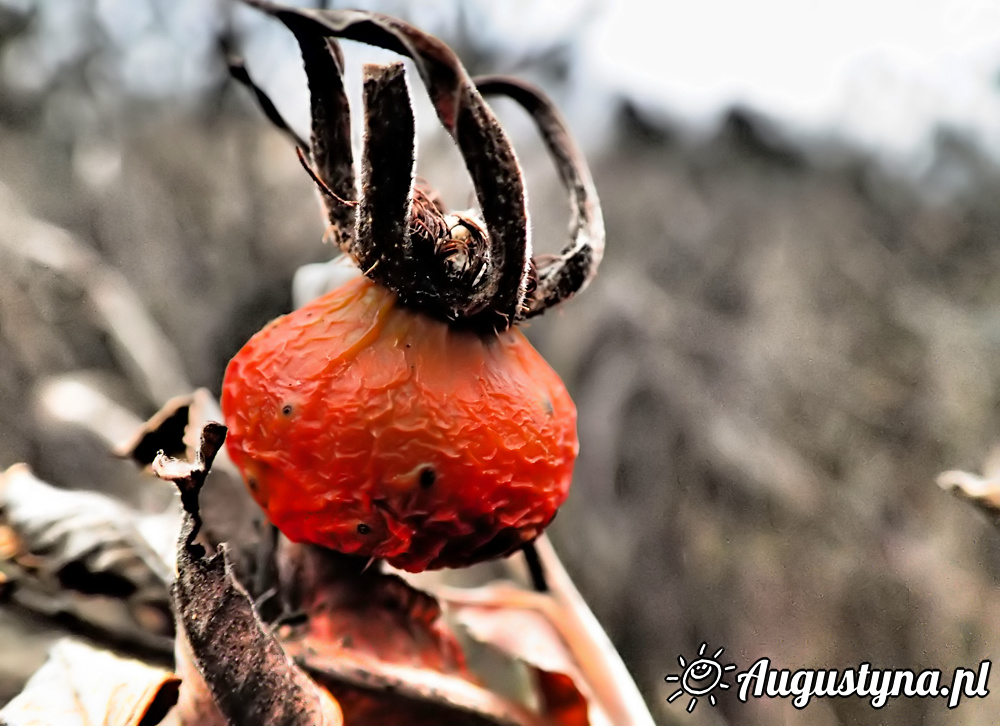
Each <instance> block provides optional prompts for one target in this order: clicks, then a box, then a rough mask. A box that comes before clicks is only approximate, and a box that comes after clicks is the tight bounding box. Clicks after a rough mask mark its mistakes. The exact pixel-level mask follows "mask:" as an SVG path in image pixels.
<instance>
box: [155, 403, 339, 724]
mask: <svg viewBox="0 0 1000 726" xmlns="http://www.w3.org/2000/svg"><path fill="white" fill-rule="evenodd" d="M225 431H226V429H225V427H224V426H222V425H221V424H217V423H208V424H206V425H205V426H204V428H203V429H202V433H201V444H200V446H199V447H198V451H197V452H196V456H195V458H194V461H193V462H183V461H178V460H176V459H168V458H167V457H165V456H158V457H157V458H156V459H155V460H154V462H153V470H154V471H155V472H156V473H157V474H158V475H159V476H161V477H163V478H165V479H168V480H170V481H173V482H174V483H175V484H176V485H177V487H178V489H179V490H180V493H181V502H182V504H183V505H184V509H185V517H184V526H183V528H182V532H181V539H180V544H179V547H178V552H177V580H176V582H175V584H174V606H175V611H176V613H177V620H178V630H179V631H182V635H183V637H184V638H186V641H187V644H188V645H189V647H190V655H191V662H193V664H194V665H195V666H196V668H197V669H198V671H199V672H200V674H201V676H202V678H203V679H204V685H205V686H207V689H208V691H209V693H210V694H211V696H212V700H213V701H214V702H215V705H216V706H217V707H218V710H219V712H220V713H221V714H222V715H223V716H224V717H225V718H226V719H227V720H228V721H229V723H236V724H257V723H259V724H283V725H287V726H299V725H301V726H339V725H340V724H342V723H343V718H342V715H341V712H340V709H339V707H338V706H337V703H336V702H335V701H334V700H333V699H332V698H331V697H330V696H329V694H327V693H324V692H323V691H322V689H320V688H319V687H318V686H317V685H316V684H315V683H314V682H313V681H312V680H310V679H309V677H308V676H306V674H305V673H303V672H302V670H301V669H300V668H299V667H298V666H296V665H295V664H294V663H293V662H292V661H291V660H290V659H289V657H288V655H286V653H285V651H284V650H282V648H281V645H279V643H278V641H277V640H275V638H274V637H273V636H272V635H271V633H270V631H269V629H268V628H267V627H266V626H265V625H264V623H263V622H262V621H261V620H260V618H259V617H258V615H257V612H256V610H255V609H254V604H253V601H252V600H251V599H250V596H249V595H248V594H247V591H246V589H245V588H244V587H243V586H242V585H241V584H240V583H239V581H238V580H237V578H236V576H235V574H234V572H233V569H232V565H231V563H230V561H229V557H228V554H227V548H226V546H225V545H224V544H223V545H221V546H220V547H219V551H218V553H217V554H215V555H214V556H213V557H211V558H209V557H206V556H205V550H204V548H203V547H202V546H201V545H199V544H195V543H194V538H195V536H196V535H197V530H198V528H199V527H200V524H201V519H200V514H199V510H198V494H199V492H200V491H201V488H202V486H203V485H204V483H205V479H206V477H207V476H208V472H209V470H210V468H211V465H212V461H213V460H214V459H215V456H216V454H217V453H218V451H219V449H220V448H221V447H222V444H223V441H224V440H225ZM193 701H194V702H197V699H193ZM194 722H195V721H194V720H193V719H189V720H184V718H183V716H182V718H181V723H194Z"/></svg>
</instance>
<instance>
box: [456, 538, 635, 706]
mask: <svg viewBox="0 0 1000 726" xmlns="http://www.w3.org/2000/svg"><path fill="white" fill-rule="evenodd" d="M535 547H536V550H537V552H538V556H539V560H540V562H541V564H542V566H543V568H544V571H545V578H546V581H547V584H548V588H549V590H548V592H546V593H544V594H543V593H537V592H531V591H528V590H524V589H522V588H520V587H517V586H515V585H513V584H511V583H497V584H493V585H486V586H484V587H479V588H473V589H458V588H440V589H438V590H437V595H438V597H439V598H440V599H441V600H442V601H443V603H444V604H445V607H446V608H447V610H448V611H449V612H450V613H452V614H453V615H454V617H455V618H456V619H457V620H458V622H459V623H461V624H462V625H464V626H465V627H466V628H467V629H468V630H469V633H470V634H471V635H472V636H473V637H474V638H476V639H477V640H480V641H481V642H484V643H487V644H489V645H492V646H494V647H496V648H498V649H500V650H501V651H503V652H505V653H507V654H509V655H511V656H513V657H515V658H517V659H519V660H522V661H523V662H524V663H526V664H527V665H529V666H532V667H534V668H537V669H538V670H539V671H540V673H539V686H540V690H541V692H542V697H543V701H544V705H546V706H547V707H548V708H549V709H550V711H549V714H550V715H551V716H552V717H553V718H556V717H557V716H561V717H562V718H563V719H565V720H563V721H559V723H564V724H566V725H567V726H569V725H570V724H578V723H588V721H584V720H582V718H583V714H582V710H581V701H580V698H579V697H578V695H577V694H579V695H580V696H582V697H585V698H586V699H587V701H588V704H589V708H588V712H589V713H588V714H587V718H588V719H589V723H590V724H592V725H594V726H597V725H598V724H619V723H622V724H624V723H627V724H637V725H639V726H646V725H647V724H648V725H649V726H652V724H653V719H652V716H651V715H650V713H649V709H648V707H647V706H646V704H645V702H644V701H643V699H642V696H641V695H640V694H639V691H638V689H637V688H636V686H635V682H634V681H633V680H632V677H631V676H630V675H629V673H628V670H627V669H626V668H625V665H624V663H623V662H622V660H621V656H619V655H618V653H617V651H615V649H614V646H612V644H611V641H610V639H609V638H608V636H607V634H606V633H605V632H604V630H603V629H602V628H601V626H600V624H599V623H598V622H597V619H596V618H595V617H594V615H593V613H591V611H590V609H589V608H588V607H587V605H586V603H585V602H584V600H583V598H582V597H581V595H580V593H579V592H578V591H577V589H576V587H575V586H574V585H573V582H572V580H570V578H569V575H568V573H567V572H566V570H565V569H564V568H563V566H562V563H561V562H560V561H559V558H558V557H557V556H556V553H555V550H554V549H553V548H552V545H551V543H550V542H549V541H548V538H547V537H546V536H545V535H542V536H541V537H539V538H538V539H537V540H536V541H535ZM564 676H565V677H569V678H570V679H571V681H572V683H569V682H567V681H566V678H564ZM570 685H572V688H570ZM574 690H575V691H577V694H574V693H573V691H574Z"/></svg>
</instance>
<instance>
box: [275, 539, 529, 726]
mask: <svg viewBox="0 0 1000 726" xmlns="http://www.w3.org/2000/svg"><path fill="white" fill-rule="evenodd" d="M279 547H280V548H279V573H280V578H281V582H282V589H283V590H284V591H285V592H286V594H289V595H291V596H292V597H293V598H294V599H293V602H291V603H290V605H291V606H292V607H296V606H299V607H302V608H303V609H304V610H305V612H306V614H307V616H308V617H307V619H306V621H305V623H304V624H303V625H301V626H296V627H288V626H285V627H283V628H281V630H280V637H281V639H282V642H283V644H284V647H285V650H286V651H287V652H288V653H289V654H290V655H292V656H293V657H294V658H295V659H296V660H297V661H298V662H300V663H301V664H302V665H303V667H304V668H305V669H306V671H307V672H309V673H310V674H311V675H312V676H313V677H314V678H316V680H317V681H318V682H320V683H322V684H323V685H324V686H325V687H326V688H328V689H329V690H330V692H331V693H333V694H334V695H335V696H336V698H337V700H338V701H339V702H340V704H341V707H342V708H343V710H344V717H345V721H346V722H347V723H349V724H351V726H364V725H366V724H373V725H374V724H378V725H382V724H386V725H392V724H399V725H400V726H418V725H420V724H439V723H448V724H470V725H475V726H487V725H488V726H497V725H498V724H509V725H511V726H513V725H515V724H517V725H521V726H525V725H527V724H541V723H544V720H543V719H540V718H539V717H538V715H537V714H534V713H532V712H530V711H529V710H528V709H526V708H524V707H523V706H521V705H519V704H516V703H512V702H510V701H508V700H506V699H504V698H502V697H500V696H498V695H497V694H495V693H492V692H490V691H487V690H485V689H483V688H482V687H480V686H479V685H477V684H476V683H474V682H473V681H472V679H471V676H470V675H469V673H468V671H467V670H466V668H465V663H464V658H463V656H462V653H461V650H460V647H459V644H458V642H457V641H456V640H455V638H454V635H453V634H452V633H451V632H450V630H448V628H447V626H446V625H445V623H444V622H443V621H442V619H441V608H440V606H439V605H438V602H437V600H436V599H435V598H434V597H433V596H431V595H429V594H428V593H425V592H422V591H420V590H417V589H415V588H413V587H411V586H410V585H409V584H407V583H406V582H405V581H404V580H402V579H401V578H399V577H398V576H396V575H386V574H383V573H380V572H378V571H377V568H368V567H366V566H365V565H366V562H365V560H364V559H359V558H355V557H350V556H346V555H340V554H337V553H334V552H330V551H328V550H323V549H321V548H318V547H312V546H305V545H295V544H291V543H289V542H287V541H286V540H283V541H282V542H281V544H280V546H279Z"/></svg>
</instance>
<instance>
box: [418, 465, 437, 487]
mask: <svg viewBox="0 0 1000 726" xmlns="http://www.w3.org/2000/svg"><path fill="white" fill-rule="evenodd" d="M436 481H437V472H436V471H434V470H433V469H432V468H430V467H429V466H428V467H427V468H426V469H423V470H422V471H421V472H420V488H421V489H430V488H431V487H432V486H434V482H436Z"/></svg>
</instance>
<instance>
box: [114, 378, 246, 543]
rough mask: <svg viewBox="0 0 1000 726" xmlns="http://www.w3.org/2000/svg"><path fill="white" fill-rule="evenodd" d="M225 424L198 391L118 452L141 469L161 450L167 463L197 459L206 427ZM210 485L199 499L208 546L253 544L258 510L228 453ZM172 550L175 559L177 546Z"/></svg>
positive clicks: (220, 456)
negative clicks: (219, 423) (174, 552)
mask: <svg viewBox="0 0 1000 726" xmlns="http://www.w3.org/2000/svg"><path fill="white" fill-rule="evenodd" d="M222 419H223V416H222V410H221V408H220V407H219V404H218V402H217V401H216V400H215V398H214V396H212V393H211V392H210V391H209V390H208V389H206V388H199V389H197V390H196V391H194V392H193V393H189V394H186V395H183V396H176V397H175V398H172V399H171V400H170V401H168V402H167V403H166V404H165V405H164V406H163V408H161V409H160V410H159V411H158V412H157V413H155V414H154V415H153V416H152V418H150V419H149V420H148V421H147V422H146V423H145V424H144V425H143V426H142V427H141V428H138V429H137V430H136V431H135V432H134V434H133V435H132V436H131V437H130V438H129V439H127V440H125V441H123V442H122V443H121V444H119V445H118V446H117V447H116V448H115V450H114V453H115V454H116V455H117V456H121V457H125V458H130V459H132V460H133V461H135V462H136V463H137V464H138V465H139V466H142V467H148V466H151V465H152V464H153V462H154V460H155V459H156V457H157V455H158V454H159V453H160V452H161V451H162V452H163V453H164V454H165V455H166V456H167V457H168V458H169V457H182V458H184V459H188V460H194V459H195V457H196V456H197V451H198V447H199V445H200V444H199V442H200V437H201V433H202V430H203V429H204V427H205V425H206V424H208V423H209V422H213V421H214V422H218V421H222ZM206 481H207V482H208V483H209V486H208V487H207V489H205V490H204V491H202V492H201V494H200V495H199V500H198V510H199V513H200V514H201V517H202V519H203V520H204V527H205V532H204V538H205V539H206V541H208V542H211V543H213V544H217V543H219V542H239V543H240V544H244V545H249V544H250V543H252V542H253V541H254V540H256V539H257V536H258V532H257V527H256V522H257V520H259V519H260V509H259V508H258V507H257V505H256V504H255V503H254V501H253V499H252V498H251V497H250V496H249V495H248V493H247V490H246V486H245V485H244V483H243V477H242V475H241V474H240V472H239V470H238V469H237V468H236V465H235V464H233V462H232V460H231V459H230V458H229V455H228V453H227V452H226V450H225V448H221V449H219V450H218V451H217V452H216V454H215V458H214V459H213V460H212V466H211V471H209V472H208V475H207V479H206ZM178 528H179V526H178ZM170 551H171V560H172V559H173V546H171V550H170Z"/></svg>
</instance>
